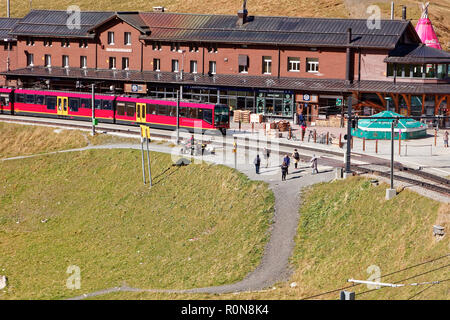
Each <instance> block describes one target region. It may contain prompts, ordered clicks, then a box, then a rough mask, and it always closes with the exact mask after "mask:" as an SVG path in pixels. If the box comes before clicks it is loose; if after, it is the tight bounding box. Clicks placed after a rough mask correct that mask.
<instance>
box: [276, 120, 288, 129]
mask: <svg viewBox="0 0 450 320" xmlns="http://www.w3.org/2000/svg"><path fill="white" fill-rule="evenodd" d="M290 126H291V124H290V123H289V121H285V120H281V121H278V122H277V128H278V130H280V132H285V131H289V128H290Z"/></svg>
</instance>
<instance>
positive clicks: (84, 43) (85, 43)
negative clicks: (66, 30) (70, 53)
mask: <svg viewBox="0 0 450 320" xmlns="http://www.w3.org/2000/svg"><path fill="white" fill-rule="evenodd" d="M79 46H80V48H87V47H88V41H87V40H85V39H84V40H80V43H79Z"/></svg>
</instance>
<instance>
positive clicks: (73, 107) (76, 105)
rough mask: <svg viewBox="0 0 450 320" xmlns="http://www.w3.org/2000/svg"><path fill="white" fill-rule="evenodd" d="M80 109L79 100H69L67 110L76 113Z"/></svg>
mask: <svg viewBox="0 0 450 320" xmlns="http://www.w3.org/2000/svg"><path fill="white" fill-rule="evenodd" d="M79 107H80V99H77V98H69V109H70V111H73V112H78V108H79Z"/></svg>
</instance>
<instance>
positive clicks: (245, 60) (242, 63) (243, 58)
mask: <svg viewBox="0 0 450 320" xmlns="http://www.w3.org/2000/svg"><path fill="white" fill-rule="evenodd" d="M238 62H239V65H240V66H243V67H248V56H246V55H243V54H240V55H239V57H238Z"/></svg>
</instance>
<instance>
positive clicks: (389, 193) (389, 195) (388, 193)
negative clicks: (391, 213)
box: [386, 119, 398, 200]
mask: <svg viewBox="0 0 450 320" xmlns="http://www.w3.org/2000/svg"><path fill="white" fill-rule="evenodd" d="M397 121H398V120H395V119H392V123H391V186H390V189H386V200H391V199H392V198H393V197H395V196H396V195H397V191H396V190H395V189H394V137H395V131H394V128H395V126H396V124H397Z"/></svg>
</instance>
